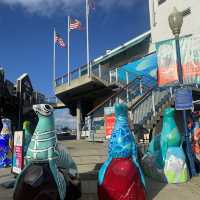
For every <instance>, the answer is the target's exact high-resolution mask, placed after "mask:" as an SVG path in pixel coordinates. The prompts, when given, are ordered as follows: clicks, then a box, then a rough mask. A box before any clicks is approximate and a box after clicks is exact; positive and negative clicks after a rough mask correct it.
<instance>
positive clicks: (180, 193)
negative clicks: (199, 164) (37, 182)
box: [0, 140, 200, 200]
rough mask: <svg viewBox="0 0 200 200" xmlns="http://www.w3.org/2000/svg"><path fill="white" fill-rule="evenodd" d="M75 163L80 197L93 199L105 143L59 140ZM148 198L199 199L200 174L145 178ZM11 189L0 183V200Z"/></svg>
mask: <svg viewBox="0 0 200 200" xmlns="http://www.w3.org/2000/svg"><path fill="white" fill-rule="evenodd" d="M62 143H63V144H64V145H66V146H67V147H68V149H69V151H70V153H71V155H72V156H73V158H74V160H75V161H76V163H77V165H78V169H79V172H80V176H81V180H82V190H83V191H82V192H83V196H82V198H81V199H82V200H97V199H98V198H97V172H98V169H99V167H100V165H101V164H102V163H103V161H104V160H105V158H106V152H107V149H106V148H107V145H106V144H105V143H89V142H87V141H72V140H67V141H62ZM11 179H12V176H10V168H7V169H1V170H0V184H1V183H2V182H5V181H6V180H11ZM146 181H147V196H148V198H147V199H148V200H184V199H188V200H200V176H198V177H195V178H193V179H192V180H191V181H190V182H188V183H185V184H180V185H178V184H173V185H165V184H162V183H158V182H155V181H152V180H150V179H148V178H147V179H146ZM12 193H13V190H12V189H5V188H3V187H1V186H0V200H12Z"/></svg>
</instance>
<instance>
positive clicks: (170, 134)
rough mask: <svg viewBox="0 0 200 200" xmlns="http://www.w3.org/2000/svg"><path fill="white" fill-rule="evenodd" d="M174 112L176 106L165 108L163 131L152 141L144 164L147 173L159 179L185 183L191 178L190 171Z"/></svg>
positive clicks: (143, 161)
mask: <svg viewBox="0 0 200 200" xmlns="http://www.w3.org/2000/svg"><path fill="white" fill-rule="evenodd" d="M174 114H175V109H174V108H166V109H165V110H164V112H163V116H164V118H163V127H162V131H161V133H160V134H158V135H156V136H155V137H154V138H153V139H152V141H151V142H150V144H149V147H148V149H147V152H146V153H145V155H144V157H143V158H142V166H143V169H144V171H145V173H146V175H148V176H150V177H152V178H154V179H156V180H158V181H161V182H165V183H184V182H187V181H188V179H189V172H188V167H187V164H186V156H185V153H184V151H183V148H182V138H181V134H180V133H179V130H178V128H177V125H176V122H175V120H174Z"/></svg>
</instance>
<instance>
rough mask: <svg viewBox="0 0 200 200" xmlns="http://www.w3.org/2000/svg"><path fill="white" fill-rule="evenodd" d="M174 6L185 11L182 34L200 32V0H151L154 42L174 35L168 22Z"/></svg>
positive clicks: (150, 10)
mask: <svg viewBox="0 0 200 200" xmlns="http://www.w3.org/2000/svg"><path fill="white" fill-rule="evenodd" d="M173 7H176V8H177V10H178V11H181V12H183V16H184V19H183V26H182V29H181V35H182V36H183V35H188V34H194V33H200V0H149V12H150V24H151V36H152V41H153V43H155V42H158V41H162V40H166V39H170V38H172V37H173V35H172V32H171V30H170V27H169V23H168V16H169V15H170V14H171V13H172V11H173Z"/></svg>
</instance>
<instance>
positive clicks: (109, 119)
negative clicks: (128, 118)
mask: <svg viewBox="0 0 200 200" xmlns="http://www.w3.org/2000/svg"><path fill="white" fill-rule="evenodd" d="M104 121H105V125H104V126H105V133H106V138H107V139H109V138H110V137H111V134H112V130H113V128H114V125H115V113H114V107H105V108H104Z"/></svg>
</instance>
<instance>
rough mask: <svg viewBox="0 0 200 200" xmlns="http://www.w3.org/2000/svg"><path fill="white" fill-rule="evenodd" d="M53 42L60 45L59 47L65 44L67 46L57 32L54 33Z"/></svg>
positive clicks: (63, 46)
mask: <svg viewBox="0 0 200 200" xmlns="http://www.w3.org/2000/svg"><path fill="white" fill-rule="evenodd" d="M55 43H56V44H57V45H58V46H60V47H61V48H66V46H67V45H66V44H65V42H64V40H63V38H62V37H60V35H59V34H58V33H56V35H55Z"/></svg>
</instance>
